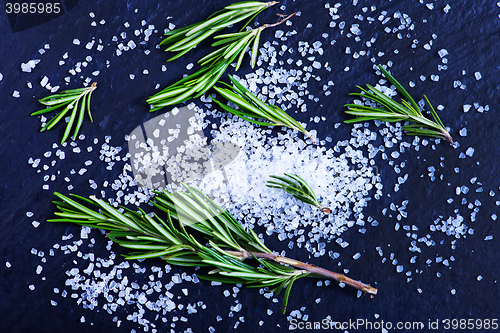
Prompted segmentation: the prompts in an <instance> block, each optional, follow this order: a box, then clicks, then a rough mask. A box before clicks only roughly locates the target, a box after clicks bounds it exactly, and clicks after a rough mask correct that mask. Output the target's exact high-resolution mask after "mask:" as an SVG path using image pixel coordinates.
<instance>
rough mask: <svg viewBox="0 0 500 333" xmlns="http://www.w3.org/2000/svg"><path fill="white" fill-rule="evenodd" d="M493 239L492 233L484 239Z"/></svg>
mask: <svg viewBox="0 0 500 333" xmlns="http://www.w3.org/2000/svg"><path fill="white" fill-rule="evenodd" d="M492 239H493V236H491V235H490V236H486V237H484V240H485V241H489V240H492Z"/></svg>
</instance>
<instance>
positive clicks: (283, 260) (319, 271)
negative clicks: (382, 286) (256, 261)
mask: <svg viewBox="0 0 500 333" xmlns="http://www.w3.org/2000/svg"><path fill="white" fill-rule="evenodd" d="M226 252H228V253H229V254H231V255H235V256H237V257H239V258H241V259H249V258H253V257H256V258H260V259H268V260H273V261H275V262H277V263H280V264H286V265H290V266H293V267H297V268H301V269H303V270H306V271H308V272H309V273H311V274H316V275H321V276H324V277H326V278H330V279H333V280H335V281H338V282H341V283H344V284H346V285H348V286H351V287H354V288H356V289H358V290H361V291H362V292H365V293H367V294H371V295H376V294H377V288H373V287H372V286H370V285H368V284H365V283H363V282H360V281H356V280H354V279H351V278H350V277H347V276H345V275H343V274H339V273H335V272H332V271H329V270H327V269H324V268H321V267H317V266H314V265H311V264H307V263H304V262H302V261H298V260H295V259H290V258H287V257H283V256H280V255H277V254H274V253H261V252H248V251H241V252H237V251H226Z"/></svg>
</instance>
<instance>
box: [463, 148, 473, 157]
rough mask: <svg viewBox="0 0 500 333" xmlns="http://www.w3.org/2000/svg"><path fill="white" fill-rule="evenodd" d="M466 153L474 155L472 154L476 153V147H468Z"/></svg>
mask: <svg viewBox="0 0 500 333" xmlns="http://www.w3.org/2000/svg"><path fill="white" fill-rule="evenodd" d="M465 155H467V156H469V157H472V155H474V148H472V147H469V148H467V150H466V151H465Z"/></svg>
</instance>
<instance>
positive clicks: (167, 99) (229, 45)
mask: <svg viewBox="0 0 500 333" xmlns="http://www.w3.org/2000/svg"><path fill="white" fill-rule="evenodd" d="M294 14H295V13H293V14H291V15H288V16H287V17H285V18H283V19H282V20H280V21H279V22H277V23H274V24H264V25H262V26H260V27H258V28H255V29H251V30H247V31H241V32H237V33H234V34H225V35H220V36H216V37H214V38H215V39H220V40H218V41H216V42H215V43H213V44H212V46H218V48H217V49H216V50H215V51H213V52H212V53H210V54H208V55H206V56H204V57H203V58H201V59H200V60H199V61H198V63H199V64H200V66H201V69H199V70H198V71H197V72H195V73H193V74H191V75H189V76H187V77H185V78H183V79H182V80H180V81H177V82H176V83H174V84H172V85H170V86H168V87H167V88H165V89H163V90H161V91H160V92H158V93H156V94H155V95H153V96H151V97H149V98H148V99H147V102H148V103H149V104H151V105H153V108H152V109H151V110H150V111H151V112H153V111H157V110H159V109H161V108H163V107H165V106H168V105H173V104H177V103H182V102H185V101H187V100H188V99H190V98H198V97H200V96H201V95H203V94H204V93H205V92H207V91H208V90H209V89H210V88H212V87H213V86H214V84H215V83H216V82H217V81H218V80H219V79H220V77H221V76H222V74H224V72H225V71H226V69H227V68H228V67H229V65H231V63H232V62H233V61H235V60H236V58H238V60H237V64H236V69H235V70H236V71H237V70H238V69H239V67H240V65H241V62H242V61H243V57H244V56H245V53H246V51H247V49H248V48H249V47H250V45H252V56H251V63H250V64H251V66H252V68H253V67H254V66H255V63H256V61H257V54H258V49H259V41H260V35H261V33H262V31H263V30H264V29H266V28H270V27H274V26H277V25H279V24H281V23H283V22H285V21H286V20H288V19H289V18H290V17H292V16H293V15H294ZM252 43H253V44H252Z"/></svg>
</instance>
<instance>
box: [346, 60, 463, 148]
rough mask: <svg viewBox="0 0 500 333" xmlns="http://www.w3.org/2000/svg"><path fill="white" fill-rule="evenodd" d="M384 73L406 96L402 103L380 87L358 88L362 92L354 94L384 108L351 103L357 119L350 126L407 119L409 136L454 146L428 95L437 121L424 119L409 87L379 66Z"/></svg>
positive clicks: (353, 113)
mask: <svg viewBox="0 0 500 333" xmlns="http://www.w3.org/2000/svg"><path fill="white" fill-rule="evenodd" d="M378 68H379V69H380V71H381V72H382V74H383V75H384V76H385V77H386V78H387V80H388V81H389V82H390V83H391V84H392V85H394V87H396V91H397V92H398V93H399V94H400V95H401V96H403V99H401V103H397V102H396V101H394V100H393V99H392V98H391V97H388V96H386V95H385V94H384V93H382V92H381V91H380V90H378V89H377V88H375V87H373V86H371V85H369V84H367V85H366V86H367V89H363V88H361V87H359V86H358V88H359V89H360V90H361V93H352V94H350V95H352V96H358V97H361V98H362V99H366V100H369V101H372V102H375V103H377V104H378V105H380V106H381V107H371V106H366V105H358V104H347V105H345V106H346V107H347V111H345V112H346V113H347V114H350V115H353V116H356V117H357V118H353V119H349V120H346V121H345V122H346V123H355V122H363V121H368V120H380V121H384V122H397V121H402V120H406V121H408V122H409V123H410V125H407V126H403V129H404V130H405V131H406V134H408V135H421V136H430V137H434V138H440V139H444V140H446V141H448V142H450V143H451V144H452V145H454V143H453V139H452V137H451V135H450V133H449V132H448V130H447V129H446V127H445V126H444V124H443V122H442V121H441V119H439V116H438V115H437V113H436V110H434V107H433V106H432V104H431V103H430V102H429V99H428V98H427V96H425V95H424V99H425V101H426V102H427V104H428V105H429V107H430V113H431V115H432V118H433V119H434V121H432V120H430V119H428V118H426V117H424V116H423V115H422V112H421V111H420V108H419V106H418V104H417V103H416V102H415V100H414V99H413V97H411V95H410V94H409V93H408V92H407V91H406V89H405V88H403V86H402V85H401V84H400V83H399V82H398V81H397V80H396V79H395V78H394V77H393V76H392V75H391V74H389V72H388V71H387V70H386V69H385V68H384V67H382V66H381V65H379V66H378Z"/></svg>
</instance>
